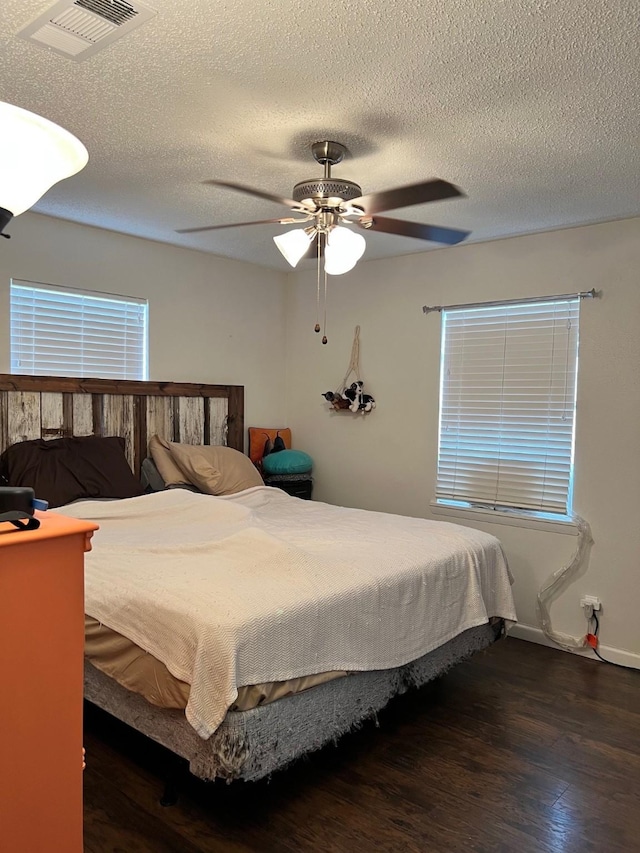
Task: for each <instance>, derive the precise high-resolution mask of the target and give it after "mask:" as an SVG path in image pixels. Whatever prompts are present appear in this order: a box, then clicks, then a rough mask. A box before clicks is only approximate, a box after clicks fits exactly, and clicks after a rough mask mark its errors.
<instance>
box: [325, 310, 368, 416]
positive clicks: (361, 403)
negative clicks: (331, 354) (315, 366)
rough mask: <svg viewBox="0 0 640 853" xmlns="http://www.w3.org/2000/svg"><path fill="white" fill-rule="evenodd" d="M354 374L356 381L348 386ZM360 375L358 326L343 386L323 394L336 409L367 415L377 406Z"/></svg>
mask: <svg viewBox="0 0 640 853" xmlns="http://www.w3.org/2000/svg"><path fill="white" fill-rule="evenodd" d="M351 374H354V375H355V377H356V381H355V382H352V383H351V385H349V386H347V381H348V379H349V376H350V375H351ZM359 376H360V326H356V328H355V334H354V338H353V348H352V350H351V361H350V362H349V369H348V370H347V372H346V374H345V377H344V379H343V380H342V386H339V387H341V388H342V390H340V391H325V392H324V393H323V394H322V396H323V397H324V399H325V400H326V401H327V402H328V403H331V405H332V406H333V408H334V409H349V410H350V411H351V412H354V413H355V412H360V413H361V414H363V415H365V414H367V412H370V411H372V410H373V409H375V407H376V401H375V400H374V399H373V397H372V396H371V394H365V393H364V391H363V387H364V383H363V382H362V380H361V379H359V378H358V377H359Z"/></svg>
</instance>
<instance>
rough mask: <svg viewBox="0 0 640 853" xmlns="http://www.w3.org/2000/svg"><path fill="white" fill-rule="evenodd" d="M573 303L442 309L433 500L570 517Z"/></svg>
mask: <svg viewBox="0 0 640 853" xmlns="http://www.w3.org/2000/svg"><path fill="white" fill-rule="evenodd" d="M579 302H580V300H579V299H578V298H572V299H570V300H564V301H546V302H544V301H540V302H536V303H521V304H508V305H496V306H487V307H481V308H468V309H464V308H463V309H454V310H445V311H443V316H442V332H443V334H442V361H441V375H440V388H441V392H440V435H439V447H438V476H437V487H436V500H437V502H438V503H446V504H449V505H451V504H452V503H453V505H461V506H475V507H484V508H488V509H498V510H499V509H503V508H504V509H506V510H509V509H511V510H513V509H518V510H527V511H537V512H543V513H551V514H555V515H557V516H560V515H568V514H570V512H571V490H572V480H573V443H574V423H575V400H576V379H577V370H578V321H579Z"/></svg>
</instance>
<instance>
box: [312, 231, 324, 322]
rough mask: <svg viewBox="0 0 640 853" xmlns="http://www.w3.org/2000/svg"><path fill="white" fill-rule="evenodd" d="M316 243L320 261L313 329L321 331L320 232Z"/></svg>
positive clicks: (318, 264)
mask: <svg viewBox="0 0 640 853" xmlns="http://www.w3.org/2000/svg"><path fill="white" fill-rule="evenodd" d="M316 243H317V244H318V263H317V267H318V287H317V291H316V325H315V326H314V329H313V331H314V332H319V331H320V254H321V247H320V234H318V236H317V237H316ZM325 301H326V300H325ZM325 307H326V306H325Z"/></svg>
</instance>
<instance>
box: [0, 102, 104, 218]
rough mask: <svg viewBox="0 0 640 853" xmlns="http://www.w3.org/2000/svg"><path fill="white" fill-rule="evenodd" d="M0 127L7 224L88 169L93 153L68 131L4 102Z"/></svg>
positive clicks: (0, 193)
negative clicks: (50, 189)
mask: <svg viewBox="0 0 640 853" xmlns="http://www.w3.org/2000/svg"><path fill="white" fill-rule="evenodd" d="M0 128H1V129H2V133H1V135H0V208H2V209H3V211H5V212H6V213H5V214H4V216H3V218H4V220H5V222H4V223H3V224H6V222H7V221H8V220H9V219H10V218H11V215H13V216H18V215H19V214H20V213H24V211H25V210H28V209H29V208H30V207H32V206H33V205H34V204H35V203H36V202H37V201H38V199H39V198H41V197H42V196H43V195H44V194H45V193H46V191H47V190H48V189H49V188H50V187H52V186H53V185H54V184H56V183H58V181H61V180H63V178H69V177H70V176H71V175H75V173H76V172H79V171H80V169H82V168H84V166H85V165H86V164H87V160H88V159H89V154H88V153H87V149H86V148H85V147H84V145H83V144H82V142H80V140H79V139H76V137H75V136H73V134H71V133H69V132H68V131H67V130H64V129H63V128H62V127H59V126H58V125H57V124H54V123H53V122H52V121H49V120H48V119H46V118H42V116H38V115H36V114H35V113H31V112H29V111H28V110H23V109H21V108H20V107H14V106H13V105H12V104H7V103H5V102H4V101H0ZM7 213H8V214H10V215H9V216H7V215H6V214H7ZM0 230H2V228H1V226H0Z"/></svg>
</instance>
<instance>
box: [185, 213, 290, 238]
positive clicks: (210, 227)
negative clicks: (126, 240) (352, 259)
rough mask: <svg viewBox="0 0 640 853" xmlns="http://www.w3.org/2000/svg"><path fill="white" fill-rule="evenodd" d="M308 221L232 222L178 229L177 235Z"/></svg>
mask: <svg viewBox="0 0 640 853" xmlns="http://www.w3.org/2000/svg"><path fill="white" fill-rule="evenodd" d="M306 221H307V220H306V219H292V218H291V217H284V218H282V219H257V220H256V221H255V222H232V223H230V224H229V225H205V226H204V227H202V228H178V229H176V234H198V233H199V232H200V231H219V230H220V229H221V228H242V227H243V226H244V225H294V224H295V223H296V222H306Z"/></svg>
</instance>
